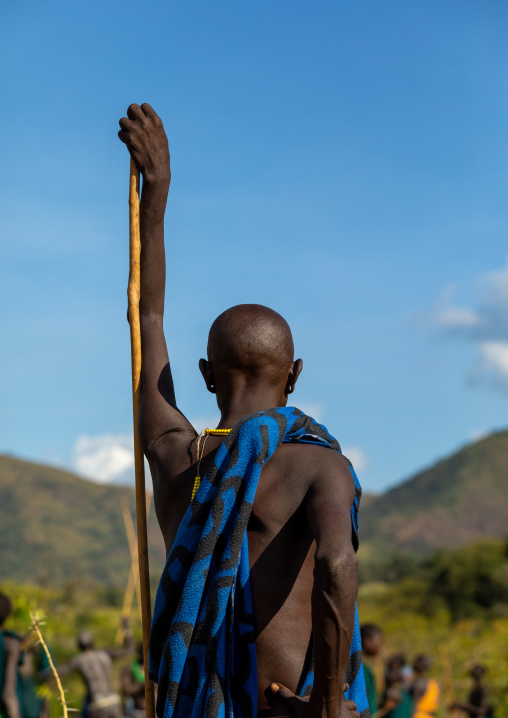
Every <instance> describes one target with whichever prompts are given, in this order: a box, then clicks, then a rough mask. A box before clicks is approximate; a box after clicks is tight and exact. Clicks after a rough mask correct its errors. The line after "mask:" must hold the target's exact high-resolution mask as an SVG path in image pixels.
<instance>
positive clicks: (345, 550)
mask: <svg viewBox="0 0 508 718" xmlns="http://www.w3.org/2000/svg"><path fill="white" fill-rule="evenodd" d="M314 581H315V583H316V584H317V585H318V586H319V587H320V588H321V589H322V590H324V591H326V593H329V592H336V591H341V590H346V591H347V592H348V593H349V591H351V590H354V592H355V594H356V590H357V586H358V559H357V557H356V553H355V551H354V549H353V546H344V547H340V548H334V549H328V550H319V549H318V550H317V551H316V556H315V562H314Z"/></svg>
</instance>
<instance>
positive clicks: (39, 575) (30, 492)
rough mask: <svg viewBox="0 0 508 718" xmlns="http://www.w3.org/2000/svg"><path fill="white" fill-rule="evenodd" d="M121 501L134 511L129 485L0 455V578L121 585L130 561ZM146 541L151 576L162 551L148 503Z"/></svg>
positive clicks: (159, 563) (162, 559) (125, 577)
mask: <svg viewBox="0 0 508 718" xmlns="http://www.w3.org/2000/svg"><path fill="white" fill-rule="evenodd" d="M122 499H127V500H128V502H129V506H130V507H131V508H132V509H133V508H134V505H135V498H134V491H133V489H131V488H127V487H119V486H111V485H104V484H97V483H94V482H92V481H88V480H86V479H82V478H80V477H79V476H76V475H75V474H72V473H70V472H68V471H62V470H60V469H57V468H55V467H52V466H46V465H44V464H36V463H33V462H29V461H23V460H21V459H16V458H14V457H12V456H5V455H0V579H6V578H12V579H15V580H18V581H26V580H41V579H44V580H47V581H49V582H54V581H62V580H68V579H73V578H77V577H79V578H83V577H84V578H89V579H91V580H92V581H100V582H104V583H105V584H109V585H116V584H118V585H124V584H125V582H126V580H127V574H128V570H129V566H130V558H129V549H128V544H127V539H126V534H125V527H124V523H123V517H122V509H121V502H122ZM149 545H150V559H151V563H152V567H153V569H154V571H153V573H154V575H156V573H157V571H160V569H161V567H162V565H163V563H164V559H165V549H164V545H163V541H162V537H161V534H160V531H159V528H158V526H157V522H156V520H155V516H154V511H153V507H152V509H151V511H150V516H149Z"/></svg>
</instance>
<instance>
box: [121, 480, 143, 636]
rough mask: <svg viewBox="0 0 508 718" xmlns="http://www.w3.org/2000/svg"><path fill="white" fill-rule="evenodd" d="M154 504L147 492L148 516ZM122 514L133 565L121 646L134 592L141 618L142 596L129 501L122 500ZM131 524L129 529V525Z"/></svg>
mask: <svg viewBox="0 0 508 718" xmlns="http://www.w3.org/2000/svg"><path fill="white" fill-rule="evenodd" d="M151 504H152V495H151V494H147V500H146V518H147V519H148V517H149V515H150V507H151ZM122 514H123V520H124V524H125V532H126V533H127V540H128V541H129V552H130V555H131V566H130V569H129V577H128V579H127V586H126V588H125V594H124V597H123V604H122V611H121V613H120V619H121V620H120V624H119V626H118V629H117V631H116V636H115V644H116V645H117V646H121V645H122V643H123V640H124V636H125V628H124V625H123V619H125V618H130V616H131V613H132V603H133V599H134V592H135V593H136V596H137V599H138V607H139V616H140V618H141V597H140V586H139V562H138V546H137V539H136V535H135V533H134V524H133V523H132V516H131V512H130V510H129V504H128V502H127V501H122ZM128 525H129V526H130V527H131V529H130V530H129V529H128V528H127V526H128ZM129 534H130V535H131V536H133V537H134V540H133V541H131V540H129Z"/></svg>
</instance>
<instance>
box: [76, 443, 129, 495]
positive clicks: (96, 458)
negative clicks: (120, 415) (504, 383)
mask: <svg viewBox="0 0 508 718" xmlns="http://www.w3.org/2000/svg"><path fill="white" fill-rule="evenodd" d="M73 463H74V469H75V470H76V471H77V472H78V473H80V474H82V475H83V476H86V477H87V478H89V479H92V480H94V481H97V482H98V483H101V484H111V483H115V484H116V483H121V484H125V483H126V484H131V485H132V484H133V483H134V451H133V438H132V435H129V434H101V435H99V436H86V435H82V436H80V437H79V438H78V440H77V441H76V443H75V445H74V451H73Z"/></svg>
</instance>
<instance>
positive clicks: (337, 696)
mask: <svg viewBox="0 0 508 718" xmlns="http://www.w3.org/2000/svg"><path fill="white" fill-rule="evenodd" d="M357 588H358V576H357V564H356V556H355V555H354V553H353V551H352V550H351V551H345V552H344V553H343V554H341V555H340V556H335V557H334V558H333V559H327V558H323V559H319V560H317V561H316V568H315V572H314V587H313V591H312V634H313V639H314V687H313V689H312V695H311V698H310V708H311V710H310V715H311V717H312V718H338V716H339V715H340V708H341V703H342V697H343V684H344V676H345V674H346V669H347V664H348V660H349V650H350V647H351V640H352V637H353V629H354V621H355V602H356V594H357Z"/></svg>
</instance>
